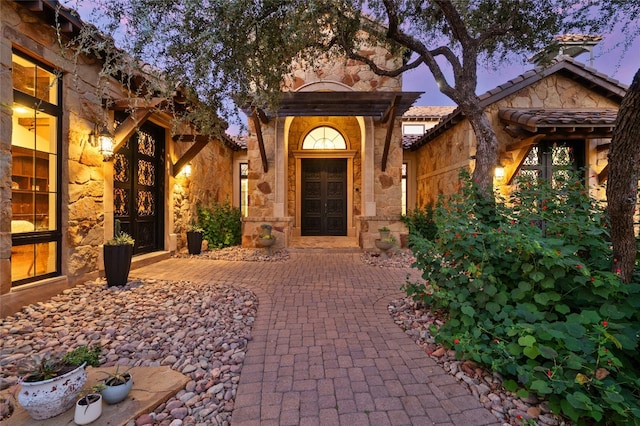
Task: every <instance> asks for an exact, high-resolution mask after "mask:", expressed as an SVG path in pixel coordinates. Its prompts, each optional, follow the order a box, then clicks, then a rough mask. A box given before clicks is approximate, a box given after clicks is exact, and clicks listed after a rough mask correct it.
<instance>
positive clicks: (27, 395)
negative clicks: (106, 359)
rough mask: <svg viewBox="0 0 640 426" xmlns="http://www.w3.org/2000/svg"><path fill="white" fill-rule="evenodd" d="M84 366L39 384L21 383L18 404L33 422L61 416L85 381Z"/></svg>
mask: <svg viewBox="0 0 640 426" xmlns="http://www.w3.org/2000/svg"><path fill="white" fill-rule="evenodd" d="M84 366H85V364H82V365H81V366H80V367H78V368H76V369H75V370H71V371H69V372H68V373H65V374H63V375H61V376H58V377H54V378H53V379H48V380H43V381H40V382H22V384H21V387H20V393H19V394H18V402H19V403H20V405H22V407H23V408H24V409H25V410H26V411H27V413H29V415H30V416H31V417H32V418H34V419H35V420H44V419H49V418H51V417H55V416H57V415H58V414H62V413H64V412H65V411H67V410H68V409H70V408H71V407H73V404H74V403H75V401H76V399H77V396H78V393H80V391H81V390H82V386H84V384H85V383H86V381H87V372H86V370H85V369H84Z"/></svg>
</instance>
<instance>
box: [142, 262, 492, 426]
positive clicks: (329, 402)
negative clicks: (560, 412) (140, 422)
mask: <svg viewBox="0 0 640 426" xmlns="http://www.w3.org/2000/svg"><path fill="white" fill-rule="evenodd" d="M131 275H132V276H133V277H140V278H142V277H148V278H158V279H186V280H191V281H210V282H215V283H228V284H233V285H237V286H242V287H246V288H249V289H251V290H252V291H254V292H255V294H256V296H257V297H258V301H259V307H258V317H257V319H256V323H255V325H254V328H253V331H252V335H253V340H252V341H250V342H249V345H248V348H247V356H246V359H245V362H244V366H243V369H242V373H241V376H240V384H239V387H238V393H237V395H236V401H235V408H234V412H233V417H232V424H233V425H234V426H248V425H261V426H264V425H348V426H359V425H369V424H371V425H409V424H411V425H464V426H467V425H469V426H471V425H500V422H499V421H498V420H497V419H496V417H495V416H493V415H492V414H491V413H490V412H489V411H488V410H486V409H484V408H483V407H482V406H481V405H480V403H479V402H478V401H477V400H476V399H475V398H474V397H473V396H471V395H470V394H469V392H468V391H467V390H466V389H465V388H464V387H463V386H462V385H460V384H458V383H457V382H456V380H455V379H454V378H453V377H451V376H450V375H449V374H447V373H445V372H444V370H442V368H440V367H439V366H438V365H437V364H436V363H435V362H434V361H433V360H431V359H430V358H429V357H428V356H427V355H426V354H425V353H424V351H422V350H421V349H420V348H419V347H418V346H417V345H416V344H415V343H414V342H413V341H412V340H411V339H410V338H409V337H408V336H407V335H406V334H405V333H404V332H403V331H402V330H401V329H400V328H399V327H398V326H397V325H396V324H395V323H394V322H393V321H392V319H391V318H390V316H389V313H388V311H387V304H388V302H389V301H390V300H392V299H394V298H398V297H401V296H402V293H401V292H400V291H399V287H400V285H401V284H402V283H404V282H405V280H406V276H407V270H404V269H399V268H376V267H373V266H369V265H366V264H364V263H363V262H362V261H361V260H360V255H359V254H358V253H332V254H328V253H317V252H312V253H292V255H291V260H289V261H287V262H274V263H268V262H224V261H211V260H200V259H170V260H165V261H162V262H160V263H156V264H153V265H150V266H146V267H143V268H139V269H136V270H134V271H132V273H131Z"/></svg>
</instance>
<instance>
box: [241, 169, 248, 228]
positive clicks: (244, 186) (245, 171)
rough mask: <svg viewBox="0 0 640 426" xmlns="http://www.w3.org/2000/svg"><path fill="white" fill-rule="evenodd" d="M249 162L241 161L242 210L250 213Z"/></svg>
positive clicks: (246, 213)
mask: <svg viewBox="0 0 640 426" xmlns="http://www.w3.org/2000/svg"><path fill="white" fill-rule="evenodd" d="M248 209H249V163H240V211H241V212H242V216H244V217H247V215H248V214H249V211H248Z"/></svg>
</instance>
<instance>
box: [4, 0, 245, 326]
mask: <svg viewBox="0 0 640 426" xmlns="http://www.w3.org/2000/svg"><path fill="white" fill-rule="evenodd" d="M87 28H89V29H90V27H89V26H87V25H86V24H85V23H83V22H82V21H81V20H80V19H79V18H78V17H77V14H75V13H74V12H73V11H71V10H69V9H66V8H64V7H61V6H60V5H59V4H58V3H57V2H56V1H33V2H21V1H1V2H0V33H1V34H2V36H1V38H0V166H1V168H0V316H5V315H8V314H10V313H12V312H15V311H16V310H17V309H19V308H20V307H21V306H23V305H25V304H28V303H32V302H35V301H38V300H45V299H47V298H49V297H51V296H53V295H55V294H57V293H59V292H61V291H62V290H64V289H65V288H67V287H70V286H73V285H76V284H77V283H80V282H83V281H86V280H88V279H93V278H96V277H97V276H98V275H99V274H100V269H101V268H102V262H101V253H102V250H101V245H102V244H103V243H104V242H105V241H106V240H108V239H109V238H111V237H112V235H113V229H114V220H115V219H118V220H120V221H121V223H122V228H123V230H125V231H127V232H128V233H130V234H132V235H133V237H134V238H135V239H136V245H135V249H134V250H135V252H134V266H135V264H140V263H143V262H153V261H156V260H158V259H162V258H166V257H168V256H169V255H170V253H171V252H172V251H175V250H176V249H179V248H180V246H181V245H182V244H183V238H184V237H183V231H184V224H185V222H186V221H188V220H189V218H190V217H191V216H192V215H193V213H194V212H193V209H192V206H193V205H194V203H195V201H196V200H199V201H202V202H204V203H207V202H208V201H210V200H215V201H220V202H223V201H225V200H231V198H232V196H233V183H232V180H233V176H234V174H233V167H234V157H235V156H236V155H237V153H239V152H240V147H239V146H238V145H237V144H235V143H234V142H233V141H231V140H230V139H228V138H225V137H222V138H212V137H210V136H209V135H200V134H197V133H195V132H194V131H193V129H191V128H189V126H188V123H186V124H184V125H183V128H178V129H176V128H175V122H174V118H175V115H176V113H177V112H179V111H180V109H181V108H184V102H185V100H184V99H183V94H182V93H181V92H180V91H179V90H177V91H175V92H174V94H173V95H172V96H171V97H162V98H156V97H155V96H157V95H156V91H155V87H157V86H154V85H157V84H158V79H157V78H155V77H153V76H152V75H151V74H145V72H143V71H139V70H137V71H136V70H133V69H132V70H131V72H130V73H129V72H128V70H127V69H126V68H125V67H124V65H125V64H124V63H126V57H124V58H123V59H121V60H120V65H122V68H120V73H119V74H117V75H116V77H117V78H116V77H112V76H105V75H103V74H101V71H102V70H103V64H104V59H102V58H105V52H104V51H96V52H95V54H89V55H79V56H75V57H74V55H73V54H72V52H70V51H68V50H65V48H63V47H62V46H61V44H60V43H59V41H62V44H64V43H67V42H68V41H69V40H71V39H72V38H73V37H76V36H77V35H78V34H79V33H80V31H81V30H86V29H87ZM95 37H97V38H96V40H97V41H99V42H106V43H107V44H109V39H108V38H105V37H104V36H102V35H100V34H97V33H96V35H95ZM114 50H115V49H114ZM104 129H106V131H107V132H108V133H111V134H112V135H115V136H114V142H115V145H116V152H115V155H113V156H110V157H108V158H107V161H104V160H105V157H104V156H103V155H101V153H100V152H99V150H98V147H97V140H98V137H97V136H98V134H100V133H102V131H103V130H104ZM220 139H221V140H220ZM196 154H197V155H196ZM189 163H191V164H190V165H191V166H192V170H193V173H192V175H191V177H186V176H184V175H183V174H182V173H179V172H180V171H181V170H182V169H183V168H184V166H185V165H187V164H189ZM207 175H215V176H217V179H215V180H212V179H205V176H207Z"/></svg>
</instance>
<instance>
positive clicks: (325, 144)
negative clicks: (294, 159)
mask: <svg viewBox="0 0 640 426" xmlns="http://www.w3.org/2000/svg"><path fill="white" fill-rule="evenodd" d="M302 149H347V143H346V141H345V140H344V137H343V136H342V135H341V134H340V132H338V131H337V130H336V129H333V128H331V127H328V126H323V127H316V128H315V129H313V130H312V131H310V132H309V133H308V134H307V136H306V137H305V138H304V141H303V142H302Z"/></svg>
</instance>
